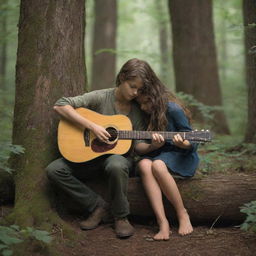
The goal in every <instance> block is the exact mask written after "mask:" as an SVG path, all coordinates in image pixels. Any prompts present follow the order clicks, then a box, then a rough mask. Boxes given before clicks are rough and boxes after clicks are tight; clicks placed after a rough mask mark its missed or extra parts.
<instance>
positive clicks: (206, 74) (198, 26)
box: [169, 0, 230, 134]
mask: <svg viewBox="0 0 256 256" xmlns="http://www.w3.org/2000/svg"><path fill="white" fill-rule="evenodd" d="M169 11H170V16H171V25H172V36H173V58H174V71H175V79H176V90H177V91H181V92H184V93H186V94H191V95H193V96H194V97H195V98H196V99H197V100H198V101H199V102H202V103H204V104H205V105H209V106H219V107H222V95H221V88H220V83H219V75H218V66H217V56H216V49H215V42H214V30H213V21H212V1H211V0H205V1H202V0H194V1H185V0H169ZM194 114H195V115H194V119H195V120H197V121H200V122H202V115H201V114H200V113H199V112H198V111H194ZM212 120H213V121H212V122H213V125H212V127H213V129H214V130H215V131H216V132H219V133H223V134H229V133H230V132H229V128H228V124H227V120H226V117H225V115H224V111H223V110H216V111H214V117H213V119H212Z"/></svg>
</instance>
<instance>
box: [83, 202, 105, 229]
mask: <svg viewBox="0 0 256 256" xmlns="http://www.w3.org/2000/svg"><path fill="white" fill-rule="evenodd" d="M107 215H108V210H107V207H106V206H97V207H96V209H95V210H94V211H93V212H92V213H91V215H90V216H89V217H88V218H87V219H86V220H84V221H82V222H81V223H80V228H81V229H83V230H91V229H94V228H96V227H97V226H98V225H99V224H100V222H101V221H102V220H103V219H104V218H105V217H106V216H107Z"/></svg>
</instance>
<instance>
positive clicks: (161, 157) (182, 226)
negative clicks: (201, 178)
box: [135, 65, 199, 240]
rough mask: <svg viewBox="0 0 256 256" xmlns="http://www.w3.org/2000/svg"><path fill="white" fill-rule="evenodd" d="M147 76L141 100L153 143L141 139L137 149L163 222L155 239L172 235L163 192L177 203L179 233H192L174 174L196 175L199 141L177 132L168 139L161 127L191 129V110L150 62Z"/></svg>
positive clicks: (144, 179)
mask: <svg viewBox="0 0 256 256" xmlns="http://www.w3.org/2000/svg"><path fill="white" fill-rule="evenodd" d="M147 70H148V71H147V74H148V75H147V79H145V80H144V81H143V83H144V86H143V87H142V88H141V89H140V92H139V95H138V97H137V99H136V100H137V102H138V103H139V104H140V107H141V109H142V110H143V111H144V112H146V113H147V114H148V128H147V130H149V131H156V132H155V133H153V134H152V140H151V143H150V144H147V143H145V142H140V143H138V144H137V145H136V148H135V150H136V151H137V153H138V154H140V155H143V157H142V160H140V162H139V163H138V168H139V172H140V175H141V178H142V183H143V186H144V189H145V191H146V194H147V196H148V198H149V200H150V203H151V205H152V208H153V211H154V213H155V215H156V219H157V222H158V225H159V232H158V233H157V234H155V235H154V237H153V238H154V239H155V240H168V239H169V235H170V227H169V222H168V220H167V218H166V215H165V211H164V206H163V201H162V192H163V194H164V195H165V196H166V198H167V199H168V200H169V201H170V203H171V204H172V205H173V206H174V208H175V210H176V213H177V217H178V220H179V230H178V232H179V234H180V235H188V234H190V233H192V231H193V227H192V225H191V222H190V218H189V215H188V213H187V211H186V209H185V207H184V205H183V201H182V198H181V195H180V192H179V190H178V187H177V185H176V182H175V180H174V178H173V176H172V175H173V174H176V175H177V174H178V175H179V176H182V177H191V176H193V175H194V173H195V170H196V168H197V166H198V163H199V159H198V155H197V153H196V150H197V145H196V144H195V143H190V142H189V141H188V140H183V139H182V137H181V136H180V135H179V134H177V135H175V136H174V138H173V140H172V141H165V139H164V138H163V136H162V135H161V134H159V133H157V131H172V132H175V131H183V132H184V131H191V127H190V125H189V120H190V113H189V111H188V110H187V109H186V108H185V107H184V106H183V105H182V104H181V102H180V101H179V100H178V99H177V98H176V97H175V96H174V95H173V94H172V93H171V92H169V91H168V90H167V88H166V87H165V86H164V85H163V84H162V82H161V81H160V80H159V79H158V77H157V76H156V74H155V73H154V71H153V70H152V69H151V67H150V66H149V65H148V67H147Z"/></svg>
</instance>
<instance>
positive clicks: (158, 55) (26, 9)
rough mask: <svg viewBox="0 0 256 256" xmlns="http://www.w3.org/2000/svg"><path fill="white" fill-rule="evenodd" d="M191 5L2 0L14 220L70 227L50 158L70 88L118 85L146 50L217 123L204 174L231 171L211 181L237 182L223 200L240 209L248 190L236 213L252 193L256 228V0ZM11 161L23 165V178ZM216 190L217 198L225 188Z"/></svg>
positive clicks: (4, 111) (2, 160)
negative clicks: (54, 196)
mask: <svg viewBox="0 0 256 256" xmlns="http://www.w3.org/2000/svg"><path fill="white" fill-rule="evenodd" d="M20 3H22V4H23V5H21V6H20ZM184 3H185V1H179V0H172V1H171V0H169V1H168V0H161V1H160V0H147V1H145V0H136V1H126V0H118V1H114V0H113V1H106V0H97V1H94V0H86V8H85V13H86V15H85V16H86V20H85V21H84V1H83V0H77V1H67V2H65V1H40V0H34V1H31V0H22V1H18V0H1V2H0V25H1V27H0V174H1V173H5V174H6V173H8V172H9V174H8V175H10V176H11V178H10V177H8V178H9V180H10V182H9V183H8V184H7V182H6V180H5V178H6V177H4V178H2V177H1V175H0V203H2V202H5V203H6V202H7V203H11V204H12V206H13V203H14V197H15V205H14V208H13V209H12V213H11V214H10V215H8V217H7V219H8V223H7V224H10V223H11V224H12V223H15V224H18V225H21V226H37V227H40V228H42V229H45V230H48V231H49V230H51V228H52V226H53V225H52V224H53V223H54V225H55V223H58V225H59V226H61V225H63V226H65V224H63V222H62V221H61V220H59V218H58V217H57V216H56V212H55V211H54V210H52V208H51V206H50V203H49V198H48V195H46V193H45V187H46V186H44V185H45V184H46V179H45V175H44V174H45V172H44V168H45V166H46V165H47V164H48V163H49V162H50V161H52V160H53V159H54V157H55V156H56V155H57V148H56V127H57V121H58V120H57V117H56V115H54V113H53V111H52V106H53V104H54V102H55V101H56V100H57V99H58V98H59V97H60V96H63V95H65V96H73V95H77V94H78V93H83V92H84V91H90V90H94V89H100V88H108V87H113V86H115V85H114V84H115V76H116V74H117V72H118V71H119V69H120V68H121V66H122V65H123V64H124V63H125V62H126V61H127V60H128V59H131V58H140V59H143V60H146V61H147V62H148V63H149V64H150V65H151V66H152V67H153V69H154V70H155V72H156V73H157V75H158V76H159V77H160V78H161V80H162V81H163V82H164V83H165V84H166V85H167V86H168V87H169V88H170V90H172V91H173V92H175V93H177V94H178V96H179V97H181V98H182V99H183V100H184V102H186V103H187V104H188V105H189V106H190V107H191V109H192V111H193V114H194V118H193V119H194V120H195V122H194V125H193V127H194V128H199V129H203V128H210V129H211V130H213V131H214V132H215V133H216V134H215V136H214V140H213V143H210V144H208V145H205V146H202V147H200V149H199V151H200V156H201V163H200V168H199V170H198V174H199V175H201V176H200V177H203V178H204V177H205V176H207V175H208V174H212V173H215V172H216V173H221V174H223V173H224V174H227V175H226V178H227V180H226V181H225V182H226V183H225V182H223V184H225V187H224V188H220V187H218V186H216V184H215V183H214V178H213V181H210V184H211V182H212V183H213V184H214V186H213V187H214V188H215V187H217V189H219V192H222V191H221V189H223V191H226V190H228V189H230V190H228V191H234V192H233V193H231V195H232V196H230V195H229V198H228V200H226V202H222V201H221V202H220V204H223V207H224V208H225V209H230V207H228V206H227V205H226V204H231V203H232V202H233V201H235V200H234V199H235V196H236V199H237V201H236V203H237V204H238V205H239V206H237V205H235V210H234V212H235V214H236V216H238V217H237V218H240V219H239V220H241V217H240V215H239V214H240V212H239V211H240V208H239V207H240V206H242V204H244V203H245V202H248V200H247V199H248V198H250V200H249V201H252V202H251V205H247V208H246V207H245V208H244V210H242V211H243V212H244V213H247V215H248V216H249V219H248V222H247V223H246V222H245V224H244V225H245V226H244V229H245V230H248V229H250V228H251V227H253V229H254V231H256V218H255V212H256V201H253V200H255V197H254V195H255V180H256V176H255V166H256V159H255V155H256V147H255V142H256V136H255V121H256V117H255V109H256V107H255V102H256V99H255V97H256V96H255V81H256V78H255V74H256V72H255V52H256V51H255V49H256V46H255V41H256V32H255V30H256V26H255V22H256V17H255V15H256V12H253V10H255V1H252V0H243V1H242V0H229V1H222V0H213V1H210V0H209V1H189V3H190V4H189V5H188V4H184ZM67 6H68V8H67ZM252 7H253V8H254V9H253V8H252ZM190 8H191V9H190ZM170 13H171V15H170ZM184 13H186V15H187V16H184ZM20 15H21V16H20ZM83 21H84V22H85V23H86V26H85V31H84V23H83ZM244 24H245V25H244ZM18 30H19V35H18ZM18 37H19V42H18ZM84 39H85V40H84ZM84 42H85V43H84ZM18 46H19V47H18ZM84 52H85V60H84ZM84 61H85V62H86V63H84ZM84 64H85V65H84ZM248 89H249V90H248ZM248 91H249V94H248ZM15 94H16V95H15ZM248 95H249V97H248ZM248 99H249V103H248ZM216 106H217V107H216ZM248 106H249V107H248ZM198 110H200V111H198ZM198 113H200V114H201V115H199V114H198ZM248 113H249V114H248ZM202 117H203V118H202ZM248 120H249V122H248ZM248 123H249V125H248ZM245 142H246V143H245ZM13 144H14V145H13ZM10 153H15V154H14V156H13V155H12V157H11V160H10V161H9V160H8V159H9V156H10ZM20 153H23V154H22V156H20V155H19V154H20ZM8 161H9V162H8ZM8 163H11V164H10V165H9V164H8ZM11 168H12V169H14V170H15V171H16V173H17V174H18V175H15V176H14V181H13V175H12V171H13V170H12V169H11ZM6 171H7V172H6ZM228 174H229V175H228ZM230 174H232V175H230ZM241 174H244V176H243V179H242V181H243V182H244V183H245V186H243V188H242V189H241V190H240V193H239V194H238V193H237V188H236V187H235V188H234V186H233V184H236V183H235V182H238V185H241V184H240V183H241V182H240V177H241V176H240V175H241ZM204 175H205V176H204ZM246 175H247V176H246ZM209 176H211V175H209ZM203 178H202V179H203ZM210 178H211V177H210ZM210 178H209V179H210ZM232 179H233V180H232ZM234 181H235V182H234ZM192 182H193V181H192ZM192 182H191V183H192ZM196 182H197V181H196ZM198 182H200V181H198ZM14 183H15V191H14ZM38 185H40V186H38ZM4 186H5V187H4ZM188 187H189V185H188ZM209 187H210V186H209ZM5 188H7V189H5ZM226 188H228V189H226ZM7 190H8V191H7ZM6 191H7V192H6ZM31 191H33V193H31ZM248 191H249V193H248ZM200 193H201V192H200ZM253 193H254V194H253ZM202 194H204V192H202ZM205 194H206V195H207V193H205ZM210 194H213V196H214V193H210ZM233 194H236V195H234V197H233ZM2 195H5V197H6V198H4V197H3V198H1V196H2ZM243 196H244V197H245V198H246V199H244V198H243ZM231 197H233V198H231ZM214 199H215V200H216V202H217V203H216V205H217V204H218V203H219V201H220V200H221V198H220V197H219V196H218V193H216V197H215V198H214ZM25 201H26V202H27V201H29V202H30V204H29V205H28V204H24V202H25ZM198 201H200V200H198ZM34 205H36V207H33V206H34ZM0 206H1V205H0ZM201 208H202V209H203V208H204V207H198V209H201ZM238 208H239V209H238ZM46 212H47V213H48V214H47V220H46V219H45V216H46V214H43V215H44V216H42V213H46ZM20 213H22V214H20ZM232 214H233V212H232ZM235 214H234V216H235ZM251 215H252V217H250V216H251ZM236 216H235V217H236ZM218 218H219V217H218ZM56 220H58V221H56ZM217 220H218V219H217ZM217 220H216V221H217ZM214 223H215V222H214ZM58 225H55V227H58ZM13 229H14V231H15V232H17V226H15V227H13ZM0 231H1V230H0ZM8 232H9V231H8ZM29 232H31V229H30V231H29ZM58 232H59V231H58ZM61 232H62V231H61ZM54 234H55V233H54ZM61 236H62V233H61ZM43 239H44V238H43ZM43 239H42V240H43ZM46 240H47V239H46ZM6 244H7V247H8V243H6ZM21 255H22V254H21ZM63 255H64V254H63Z"/></svg>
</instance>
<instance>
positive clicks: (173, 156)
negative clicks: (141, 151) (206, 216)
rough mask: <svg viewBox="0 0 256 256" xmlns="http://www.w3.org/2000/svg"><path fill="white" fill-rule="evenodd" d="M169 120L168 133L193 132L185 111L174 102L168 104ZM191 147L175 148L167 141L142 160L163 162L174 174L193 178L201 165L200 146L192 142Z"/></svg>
mask: <svg viewBox="0 0 256 256" xmlns="http://www.w3.org/2000/svg"><path fill="white" fill-rule="evenodd" d="M167 119H168V126H167V129H166V131H170V132H176V131H182V132H186V131H191V130H192V129H191V126H190V124H189V121H188V119H187V117H186V115H185V113H184V111H183V109H182V108H181V107H180V106H179V105H178V104H176V103H174V102H169V103H168V109H167ZM191 145H192V147H191V148H190V149H182V148H179V147H177V146H175V145H174V144H173V142H172V141H171V140H170V141H166V143H165V145H164V146H163V147H161V148H159V149H157V150H155V151H153V152H150V153H148V154H146V155H144V156H143V157H142V158H147V159H151V160H162V161H163V162H164V163H165V164H166V166H167V167H168V168H169V169H170V170H171V171H172V172H174V173H177V174H179V175H181V176H184V177H192V176H193V175H194V174H195V171H196V168H197V166H198V164H199V157H198V154H197V152H196V151H197V146H198V144H197V143H193V142H191Z"/></svg>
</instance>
